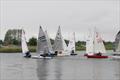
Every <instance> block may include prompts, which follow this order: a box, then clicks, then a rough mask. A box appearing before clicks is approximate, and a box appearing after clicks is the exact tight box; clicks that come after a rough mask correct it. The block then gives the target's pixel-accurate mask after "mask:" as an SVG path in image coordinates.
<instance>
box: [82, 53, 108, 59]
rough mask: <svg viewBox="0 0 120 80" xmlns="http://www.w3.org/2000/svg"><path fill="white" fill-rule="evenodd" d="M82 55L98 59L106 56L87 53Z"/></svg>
mask: <svg viewBox="0 0 120 80" xmlns="http://www.w3.org/2000/svg"><path fill="white" fill-rule="evenodd" d="M84 56H86V57H87V58H98V59H103V58H108V56H103V55H101V56H99V55H87V54H85V55H84Z"/></svg>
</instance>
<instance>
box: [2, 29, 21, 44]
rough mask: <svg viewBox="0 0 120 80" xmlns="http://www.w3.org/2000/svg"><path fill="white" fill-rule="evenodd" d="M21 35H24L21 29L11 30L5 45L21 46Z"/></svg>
mask: <svg viewBox="0 0 120 80" xmlns="http://www.w3.org/2000/svg"><path fill="white" fill-rule="evenodd" d="M21 34H22V30H21V29H9V30H8V31H7V32H6V34H5V38H4V44H5V45H10V44H15V45H17V44H20V42H21Z"/></svg>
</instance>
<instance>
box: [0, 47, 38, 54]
mask: <svg viewBox="0 0 120 80" xmlns="http://www.w3.org/2000/svg"><path fill="white" fill-rule="evenodd" d="M29 50H30V52H35V51H36V47H35V46H30V47H29ZM19 52H22V49H21V47H20V46H4V47H1V48H0V53H19Z"/></svg>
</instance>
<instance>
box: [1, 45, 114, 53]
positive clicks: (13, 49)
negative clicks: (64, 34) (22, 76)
mask: <svg viewBox="0 0 120 80" xmlns="http://www.w3.org/2000/svg"><path fill="white" fill-rule="evenodd" d="M28 48H29V50H30V52H36V46H29V47H28ZM106 50H112V49H108V48H107V49H106ZM76 51H85V48H81V49H78V48H77V50H76ZM21 52H22V49H21V47H20V46H14V47H1V48H0V53H21Z"/></svg>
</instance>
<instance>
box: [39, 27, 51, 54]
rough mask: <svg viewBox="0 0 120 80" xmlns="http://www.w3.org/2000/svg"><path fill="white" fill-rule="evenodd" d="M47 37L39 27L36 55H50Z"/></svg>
mask: <svg viewBox="0 0 120 80" xmlns="http://www.w3.org/2000/svg"><path fill="white" fill-rule="evenodd" d="M48 39H49V38H48V35H47V33H45V32H44V31H43V29H42V27H41V26H40V29H39V35H38V40H37V53H38V54H50V51H52V49H51V46H50V43H49V40H48Z"/></svg>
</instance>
